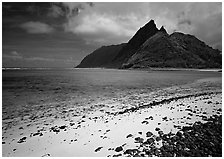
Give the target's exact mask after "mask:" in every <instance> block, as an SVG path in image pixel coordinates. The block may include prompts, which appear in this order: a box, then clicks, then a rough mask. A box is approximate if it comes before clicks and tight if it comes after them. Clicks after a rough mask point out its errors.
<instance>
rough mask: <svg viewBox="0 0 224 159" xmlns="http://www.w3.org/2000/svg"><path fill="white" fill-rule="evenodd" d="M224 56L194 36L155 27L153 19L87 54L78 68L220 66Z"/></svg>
mask: <svg viewBox="0 0 224 159" xmlns="http://www.w3.org/2000/svg"><path fill="white" fill-rule="evenodd" d="M221 57H222V55H221V52H220V51H219V50H217V49H213V48H212V47H210V46H208V45H207V44H205V42H203V41H201V40H199V39H198V38H196V37H195V36H194V35H190V34H184V33H181V32H174V33H172V34H168V33H167V31H166V30H165V28H164V26H162V27H161V28H160V29H158V28H157V27H156V24H155V22H154V20H150V21H149V22H148V23H147V24H145V25H144V26H143V27H141V28H140V29H139V30H138V31H137V32H136V33H135V35H134V36H133V37H132V38H131V39H130V40H129V41H128V42H127V43H122V44H118V45H110V46H103V47H101V48H98V49H97V50H95V51H94V52H93V53H91V54H89V55H87V56H86V57H85V58H84V59H83V60H82V61H81V63H80V64H79V65H78V66H77V67H78V68H83V67H84V68H88V67H104V68H122V69H126V68H151V67H160V68H164V67H165V68H167V67H168V68H169V67H172V68H221V66H222V58H221Z"/></svg>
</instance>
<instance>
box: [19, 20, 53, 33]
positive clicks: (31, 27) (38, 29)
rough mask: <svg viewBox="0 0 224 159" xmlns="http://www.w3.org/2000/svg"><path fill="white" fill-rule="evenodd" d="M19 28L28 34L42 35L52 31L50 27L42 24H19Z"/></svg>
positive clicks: (31, 22)
mask: <svg viewBox="0 0 224 159" xmlns="http://www.w3.org/2000/svg"><path fill="white" fill-rule="evenodd" d="M20 27H21V28H22V29H24V30H26V31H27V32H28V33H30V34H43V33H51V32H53V31H54V29H53V28H52V27H51V26H50V25H48V24H45V23H42V22H33V21H30V22H26V23H23V24H21V25H20Z"/></svg>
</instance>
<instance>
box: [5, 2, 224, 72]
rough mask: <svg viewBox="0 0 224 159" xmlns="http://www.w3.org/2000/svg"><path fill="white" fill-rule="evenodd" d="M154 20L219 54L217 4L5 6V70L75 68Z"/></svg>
mask: <svg viewBox="0 0 224 159" xmlns="http://www.w3.org/2000/svg"><path fill="white" fill-rule="evenodd" d="M151 19H153V20H154V21H155V23H156V25H157V28H160V27H161V26H164V27H165V29H166V30H167V32H168V33H169V34H171V33H173V32H175V31H176V32H183V33H186V34H192V35H195V36H196V37H197V38H198V39H200V40H202V41H204V42H205V43H206V44H208V45H209V46H211V47H213V48H216V49H219V50H222V3H221V2H215V3H212V2H197V3H195V2H192V3H190V2H184V3H183V2H182V3H178V2H175V3H174V2H172V3H171V2H123V3H121V2H110V3H109V2H82V3H78V2H77V3H76V2H30V3H29V2H17V3H15V2H9V3H7V2H3V3H2V66H3V67H67V68H68V67H69V68H71V67H74V66H76V65H78V64H79V63H80V62H81V60H82V59H83V58H84V57H85V56H86V55H88V54H90V53H91V52H93V51H94V50H96V49H97V48H99V47H101V46H103V45H112V44H120V43H125V42H127V41H128V40H129V39H130V38H131V37H132V36H133V35H134V34H135V33H136V31H137V30H138V29H139V28H140V27H142V26H144V25H145V24H146V23H147V22H149V21H150V20H151Z"/></svg>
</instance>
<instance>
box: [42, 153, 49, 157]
mask: <svg viewBox="0 0 224 159" xmlns="http://www.w3.org/2000/svg"><path fill="white" fill-rule="evenodd" d="M49 156H51V155H50V154H49V153H48V154H45V155H43V156H41V157H49Z"/></svg>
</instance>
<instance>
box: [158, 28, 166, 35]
mask: <svg viewBox="0 0 224 159" xmlns="http://www.w3.org/2000/svg"><path fill="white" fill-rule="evenodd" d="M159 31H161V32H164V33H166V34H167V31H166V29H165V28H164V27H163V26H162V27H161V28H160V29H159Z"/></svg>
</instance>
